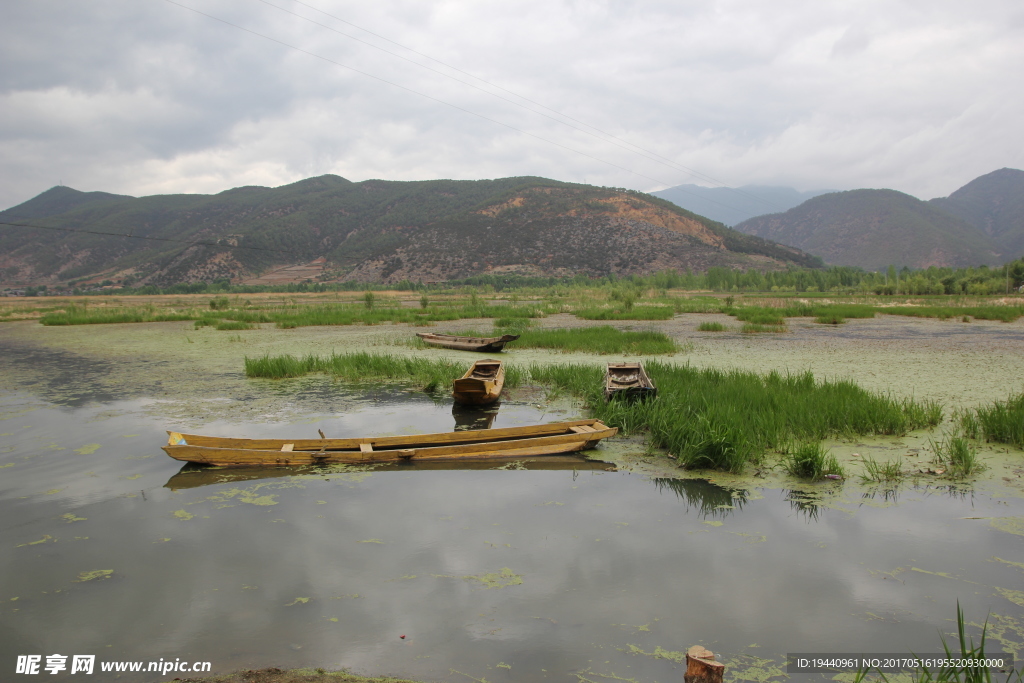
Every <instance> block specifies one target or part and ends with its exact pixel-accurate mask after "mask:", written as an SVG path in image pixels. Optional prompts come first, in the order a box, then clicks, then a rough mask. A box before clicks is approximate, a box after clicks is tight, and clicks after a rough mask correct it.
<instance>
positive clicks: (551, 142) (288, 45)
mask: <svg viewBox="0 0 1024 683" xmlns="http://www.w3.org/2000/svg"><path fill="white" fill-rule="evenodd" d="M164 1H165V2H167V3H169V4H172V5H176V6H178V7H181V8H182V9H186V10H189V11H190V12H195V13H196V14H199V15H201V16H204V17H206V18H208V19H212V20H213V21H217V22H220V23H222V24H225V25H227V26H231V27H232V28H236V29H238V30H240V31H245V32H246V33H249V34H251V35H254V36H256V37H258V38H263V39H264V40H269V41H271V42H273V43H277V44H278V45H281V46H283V47H286V48H288V49H290V50H295V51H296V52H301V53H303V54H305V55H309V56H310V57H313V58H315V59H319V60H321V61H324V62H327V63H328V64H333V65H334V66H338V67H341V68H343V69H348V70H349V71H352V72H354V73H357V74H360V75H362V76H366V77H368V78H372V79H374V80H376V81H379V82H381V83H385V84H387V85H390V86H393V87H395V88H399V89H401V90H405V91H406V92H409V93H412V94H414V95H418V96H419V97H423V98H425V99H428V100H431V101H432V102H437V103H438V104H443V105H445V106H446V107H451V108H452V109H455V110H457V111H461V112H463V113H465V114H469V115H471V116H476V117H477V118H480V119H483V120H484V121H488V122H490V123H493V124H496V125H499V126H502V127H504V128H508V129H509V130H512V131H515V132H517V133H520V134H522V135H526V136H528V137H531V138H534V139H536V140H540V141H541V142H544V143H547V144H549V145H553V146H555V147H559V148H561V149H564V150H566V151H568V152H572V153H574V154H577V155H579V156H582V157H585V158H587V159H590V160H592V161H596V162H598V163H601V164H605V165H607V166H611V167H613V168H617V169H620V170H622V171H626V172H627V173H630V174H632V175H635V176H638V177H640V178H646V179H647V180H650V181H653V182H655V183H658V184H661V185H666V186H670V187H671V186H672V183H671V182H669V181H666V180H664V179H661V178H655V177H653V176H649V175H646V174H643V173H640V172H638V171H635V170H633V169H631V168H627V167H626V166H622V165H620V164H616V163H614V162H612V161H607V160H605V159H601V158H600V157H596V156H594V155H592V154H587V153H586V152H582V151H580V150H578V149H574V148H572V147H569V146H568V145H564V144H562V143H559V142H556V141H554V140H550V139H548V138H545V137H542V136H540V135H536V134H534V133H530V132H528V131H526V130H523V129H521V128H517V127H515V126H513V125H511V124H508V123H504V122H503V121H499V120H497V119H494V118H491V117H489V116H486V115H484V114H480V113H478V112H475V111H473V110H471V109H466V108H465V107H461V106H459V105H457V104H453V103H451V102H448V101H445V100H442V99H440V98H437V97H434V96H432V95H428V94H426V93H423V92H420V91H418V90H415V89H413V88H410V87H408V86H404V85H401V84H399V83H396V82H394V81H390V80H388V79H386V78H383V77H381V76H377V75H375V74H372V73H370V72H368V71H363V70H362V69H357V68H355V67H353V66H349V65H347V64H342V63H341V62H338V61H335V60H333V59H331V58H329V57H325V56H323V55H320V54H317V53H315V52H310V51H309V50H306V49H304V48H301V47H298V46H296V45H292V44H291V43H287V42H285V41H283V40H279V39H277V38H273V37H271V36H268V35H266V34H263V33H260V32H258V31H254V30H252V29H249V28H246V27H244V26H240V25H238V24H235V23H233V22H231V21H228V20H227V19H222V18H220V17H216V16H214V15H212V14H208V13H206V12H203V11H201V10H198V9H195V8H194V7H189V6H188V5H183V4H181V3H179V2H176V1H175V0H164ZM268 4H269V3H268ZM278 9H281V8H278ZM283 11H288V10H283ZM296 16H300V15H296ZM300 18H304V19H305V17H301V16H300ZM306 20H307V21H310V22H311V23H314V24H317V25H319V26H323V24H319V23H318V22H315V21H312V20H310V19H306ZM325 28H330V27H325ZM331 30H334V29H331ZM343 35H344V34H343ZM385 52H387V51H386V50H385ZM390 54H393V53H390ZM396 56H397V55H396ZM414 63H415V62H414ZM421 66H422V65H421ZM442 75H443V74H442ZM455 80H456V81H458V82H460V83H464V81H459V79H455ZM467 85H469V84H467ZM471 87H474V86H471ZM484 92H487V91H484ZM490 94H492V95H493V93H490ZM496 97H497V96H496ZM500 99H503V100H505V101H509V100H506V99H505V98H500ZM512 104H515V103H514V102H512ZM520 106H521V105H520ZM527 109H528V108H527ZM528 110H529V109H528ZM529 111H533V110H529ZM535 113H539V112H535ZM542 115H543V116H546V115H544V114H542ZM548 118H551V117H548ZM567 118H568V117H567ZM555 120H556V121H557V119H555ZM559 123H563V125H569V124H565V123H564V122H559ZM584 125H586V124H584ZM570 127H572V128H575V127H574V126H570ZM576 130H579V131H580V132H583V133H586V134H589V135H593V134H592V133H588V132H587V131H584V130H581V129H579V128H576ZM616 139H618V138H616ZM627 144H631V143H627ZM618 146H620V147H621V145H618ZM634 146H635V145H634ZM629 151H632V150H629ZM633 153H636V152H633ZM648 158H649V157H648ZM669 161H670V160H669ZM671 163H674V162H671ZM714 182H719V183H720V182H721V181H714ZM727 189H730V190H732V191H734V192H738V193H739V194H744V195H745V194H746V193H744V192H742V191H740V190H736V189H734V188H727ZM679 191H680V192H684V193H686V194H691V195H694V196H696V197H700V198H701V199H703V200H704V201H708V202H711V203H712V204H718V205H719V206H722V207H724V208H727V209H732V210H735V207H731V206H728V205H726V204H722V203H721V202H717V201H715V200H713V199H709V198H707V197H703V196H701V195H698V194H696V193H694V192H690V191H688V190H683V189H679ZM749 196H751V197H753V198H754V199H755V200H757V201H763V200H761V198H759V197H755V196H753V195H749ZM776 208H779V207H776Z"/></svg>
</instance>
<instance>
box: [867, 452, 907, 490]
mask: <svg viewBox="0 0 1024 683" xmlns="http://www.w3.org/2000/svg"><path fill="white" fill-rule="evenodd" d="M861 464H863V465H864V471H863V472H861V475H860V480H861V481H862V482H863V483H865V484H867V483H869V482H878V483H882V482H891V481H899V480H901V479H902V478H903V468H902V467H901V466H900V463H899V461H898V460H889V461H887V462H878V461H877V460H875V459H874V458H872V457H870V456H865V457H864V458H863V459H862V460H861Z"/></svg>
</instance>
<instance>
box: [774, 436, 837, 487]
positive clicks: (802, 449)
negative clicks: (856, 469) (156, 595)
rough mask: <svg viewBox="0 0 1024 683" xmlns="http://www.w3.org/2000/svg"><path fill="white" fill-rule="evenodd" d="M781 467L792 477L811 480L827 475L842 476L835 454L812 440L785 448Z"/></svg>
mask: <svg viewBox="0 0 1024 683" xmlns="http://www.w3.org/2000/svg"><path fill="white" fill-rule="evenodd" d="M782 467H783V469H785V470H786V472H788V473H789V474H791V475H792V476H794V477H800V478H801V479H810V480H812V481H818V480H819V479H824V478H825V477H827V476H828V475H834V476H838V477H842V476H843V468H842V467H841V466H840V465H839V461H838V460H837V459H836V456H835V455H833V454H832V453H830V452H829V451H828V449H826V448H825V447H824V446H822V445H821V444H820V443H814V442H806V443H801V444H793V445H791V446H789V447H788V448H786V450H785V452H784V455H783V457H782ZM833 478H834V477H833Z"/></svg>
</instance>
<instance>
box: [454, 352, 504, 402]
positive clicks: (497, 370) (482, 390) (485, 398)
mask: <svg viewBox="0 0 1024 683" xmlns="http://www.w3.org/2000/svg"><path fill="white" fill-rule="evenodd" d="M504 386H505V366H504V365H502V363H501V361H496V360H490V359H488V360H479V361H477V362H475V363H473V367H471V368H470V369H469V370H468V371H467V372H466V374H465V375H463V376H462V377H460V378H459V379H457V380H455V382H454V384H453V385H452V397H453V398H454V399H455V400H456V402H458V403H462V404H463V405H470V406H485V405H489V404H491V403H494V402H495V401H497V400H498V397H499V396H501V389H502V387H504Z"/></svg>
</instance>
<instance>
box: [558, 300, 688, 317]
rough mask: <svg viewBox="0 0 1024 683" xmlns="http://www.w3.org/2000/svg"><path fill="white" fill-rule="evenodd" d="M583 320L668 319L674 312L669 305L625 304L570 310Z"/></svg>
mask: <svg viewBox="0 0 1024 683" xmlns="http://www.w3.org/2000/svg"><path fill="white" fill-rule="evenodd" d="M572 313H573V315H575V316H576V317H577V318H583V319H584V320H668V319H669V318H671V317H672V316H673V315H675V313H676V309H675V308H674V307H671V306H633V305H629V306H626V305H625V304H623V305H622V306H620V307H618V308H578V309H574V310H573V311H572Z"/></svg>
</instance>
